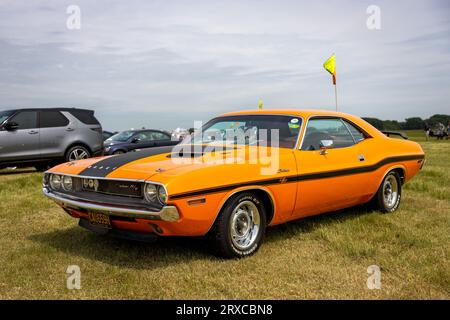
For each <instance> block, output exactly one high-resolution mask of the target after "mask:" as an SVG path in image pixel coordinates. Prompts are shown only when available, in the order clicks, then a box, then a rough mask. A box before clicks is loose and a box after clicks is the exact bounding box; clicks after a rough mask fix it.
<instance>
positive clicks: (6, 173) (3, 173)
mask: <svg viewBox="0 0 450 320" xmlns="http://www.w3.org/2000/svg"><path fill="white" fill-rule="evenodd" d="M36 172H38V171H36V170H34V169H16V170H8V169H6V170H0V176H9V175H14V174H22V173H36Z"/></svg>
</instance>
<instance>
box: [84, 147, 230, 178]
mask: <svg viewBox="0 0 450 320" xmlns="http://www.w3.org/2000/svg"><path fill="white" fill-rule="evenodd" d="M175 147H176V146H164V147H155V148H148V149H143V150H140V151H135V152H128V153H124V154H121V155H116V156H111V157H108V158H106V159H103V160H100V161H99V162H96V163H94V164H92V165H90V166H89V167H87V168H86V169H84V170H83V171H81V172H80V173H79V174H78V175H80V176H84V177H94V178H95V177H97V178H104V177H106V176H107V175H108V174H110V173H111V172H113V171H114V170H117V169H119V168H120V167H122V166H124V165H126V164H128V163H130V162H133V161H136V160H140V159H143V158H147V157H151V156H156V155H159V154H164V153H171V152H172V150H173V149H174V148H175ZM178 149H179V150H176V151H178V152H180V153H178V152H177V154H176V156H178V157H194V156H201V155H203V153H204V152H212V151H214V150H215V149H214V146H213V147H211V146H201V151H200V150H199V151H200V152H201V153H199V154H198V153H195V152H196V151H197V150H196V149H195V147H194V146H192V145H188V146H184V147H183V148H178ZM233 149H236V148H227V147H218V150H220V151H227V150H233ZM171 156H173V154H172V155H171Z"/></svg>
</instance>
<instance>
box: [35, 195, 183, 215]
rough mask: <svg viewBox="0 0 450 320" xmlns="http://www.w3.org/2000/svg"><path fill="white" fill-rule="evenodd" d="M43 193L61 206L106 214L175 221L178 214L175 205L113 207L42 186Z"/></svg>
mask: <svg viewBox="0 0 450 320" xmlns="http://www.w3.org/2000/svg"><path fill="white" fill-rule="evenodd" d="M43 192H44V195H45V196H46V197H48V198H50V199H52V200H53V201H55V202H56V203H57V204H59V205H60V206H61V207H63V208H72V209H75V210H80V209H81V210H85V211H97V212H101V213H103V214H107V215H114V216H121V217H130V218H141V219H148V220H162V221H177V220H179V219H180V214H179V213H178V209H177V208H176V207H175V206H164V207H163V208H162V209H161V210H160V211H147V210H138V209H132V208H123V207H114V206H110V205H108V204H100V203H94V202H90V201H89V200H85V199H81V198H75V197H72V196H66V195H65V196H61V195H59V194H55V193H53V192H51V191H50V190H49V189H48V188H45V187H44V188H43Z"/></svg>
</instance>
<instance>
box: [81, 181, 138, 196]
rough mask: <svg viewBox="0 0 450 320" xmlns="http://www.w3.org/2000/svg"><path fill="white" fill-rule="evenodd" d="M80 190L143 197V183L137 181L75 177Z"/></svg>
mask: <svg viewBox="0 0 450 320" xmlns="http://www.w3.org/2000/svg"><path fill="white" fill-rule="evenodd" d="M75 180H77V181H74V182H76V185H77V186H78V188H79V189H78V188H77V189H78V190H81V191H88V192H96V193H103V194H109V195H115V196H123V197H132V198H142V183H141V182H135V181H122V180H104V179H94V178H75Z"/></svg>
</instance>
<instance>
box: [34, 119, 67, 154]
mask: <svg viewBox="0 0 450 320" xmlns="http://www.w3.org/2000/svg"><path fill="white" fill-rule="evenodd" d="M74 126H75V123H73V124H70V121H69V120H68V119H67V118H66V117H65V116H64V115H63V114H62V113H61V112H60V111H58V110H41V111H40V112H39V130H40V133H39V134H40V142H39V143H40V148H41V157H42V158H48V157H49V158H51V157H55V156H63V155H64V152H65V148H66V147H67V142H66V138H67V136H68V135H70V134H71V132H73V130H74Z"/></svg>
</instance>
